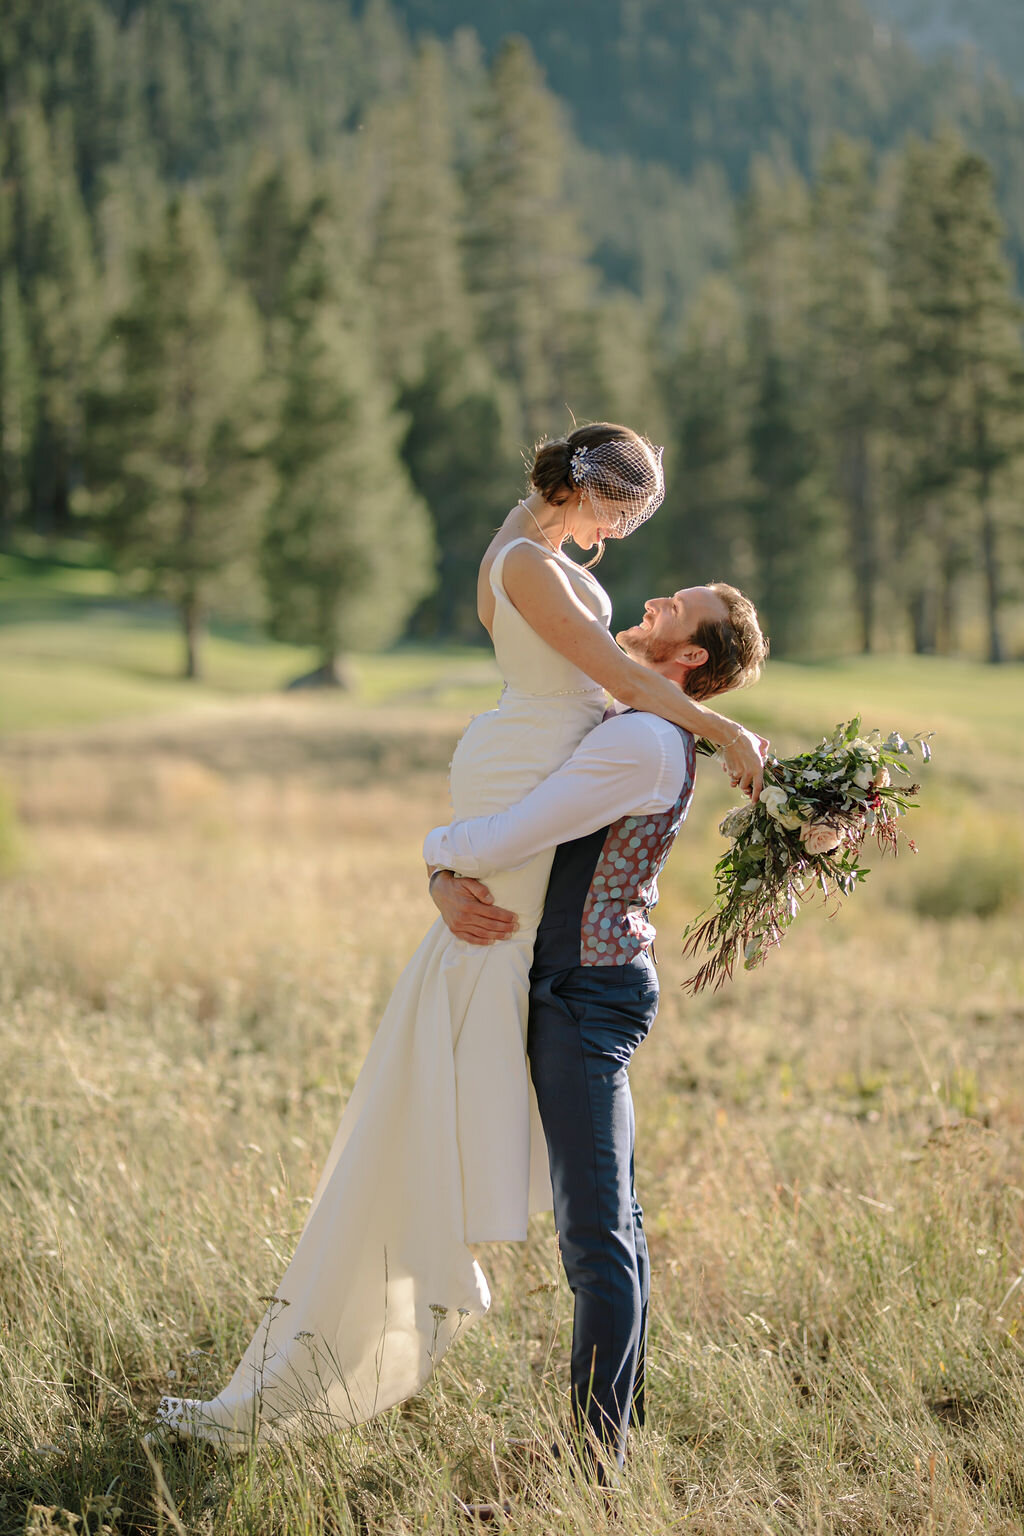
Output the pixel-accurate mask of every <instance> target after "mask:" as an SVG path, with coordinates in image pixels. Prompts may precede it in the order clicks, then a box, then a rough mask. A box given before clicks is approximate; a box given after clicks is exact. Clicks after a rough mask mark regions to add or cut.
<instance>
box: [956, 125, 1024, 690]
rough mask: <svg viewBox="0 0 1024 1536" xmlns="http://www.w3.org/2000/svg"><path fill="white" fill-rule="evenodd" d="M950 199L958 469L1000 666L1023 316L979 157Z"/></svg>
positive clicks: (1016, 521)
mask: <svg viewBox="0 0 1024 1536" xmlns="http://www.w3.org/2000/svg"><path fill="white" fill-rule="evenodd" d="M952 192H953V202H954V206H955V207H956V209H957V210H958V213H959V218H958V220H957V224H956V226H955V229H954V230H953V231H952V233H953V237H954V239H955V241H956V245H957V255H958V258H959V262H958V264H959V269H960V283H959V284H958V287H957V291H956V294H955V302H956V305H957V309H958V311H959V313H958V316H957V318H958V324H959V334H960V338H961V357H962V375H961V377H962V384H963V390H964V396H965V403H964V441H963V445H962V448H961V453H960V466H961V469H962V471H963V472H964V474H965V475H966V477H967V491H968V495H969V497H970V499H971V501H972V502H973V508H974V519H973V521H974V524H975V537H976V539H977V551H978V556H979V558H978V565H979V567H980V570H981V573H982V580H983V588H984V593H985V616H986V625H987V641H988V644H987V651H988V659H989V661H991V662H1002V661H1005V660H1006V643H1005V640H1004V638H1003V633H1002V624H1001V610H1002V606H1003V602H1004V598H1005V591H1004V579H1003V554H1004V550H1005V548H1006V534H1007V533H1008V532H1009V531H1010V530H1011V529H1013V530H1014V531H1016V532H1018V533H1019V531H1020V530H1021V528H1022V527H1024V522H1022V519H1021V516H1020V513H1019V511H1018V510H1017V507H1018V505H1019V503H1018V502H1017V498H1016V496H1015V495H1013V493H1012V491H1011V490H1010V488H1009V487H1008V486H1007V484H1006V478H1005V477H1006V471H1007V470H1009V469H1010V468H1011V467H1012V466H1014V465H1015V464H1019V463H1020V461H1021V459H1022V457H1024V430H1022V425H1021V422H1022V414H1024V354H1022V350H1021V330H1020V328H1021V322H1022V319H1024V310H1022V308H1021V305H1020V303H1019V302H1018V300H1017V299H1016V297H1015V295H1014V294H1013V291H1012V287H1011V282H1010V272H1009V268H1008V266H1007V262H1006V258H1005V256H1004V254H1003V246H1004V239H1005V231H1004V228H1003V224H1002V221H1001V219H1000V217H999V214H998V212H997V210H996V201H995V186H994V182H993V176H992V171H991V168H990V166H989V165H988V164H987V163H986V162H985V161H984V160H982V159H981V157H980V156H978V155H975V154H969V153H966V152H965V153H964V154H962V155H961V156H960V158H959V160H958V162H957V164H956V166H955V167H954V168H953V181H952Z"/></svg>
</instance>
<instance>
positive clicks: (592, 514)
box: [562, 491, 627, 549]
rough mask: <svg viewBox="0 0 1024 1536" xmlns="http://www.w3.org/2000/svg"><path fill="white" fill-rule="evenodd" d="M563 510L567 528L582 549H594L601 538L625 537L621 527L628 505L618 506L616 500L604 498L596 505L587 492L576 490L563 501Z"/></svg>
mask: <svg viewBox="0 0 1024 1536" xmlns="http://www.w3.org/2000/svg"><path fill="white" fill-rule="evenodd" d="M562 510H563V512H564V514H565V526H566V529H567V531H568V532H569V533H570V534H571V535H572V539H573V543H575V544H578V545H579V546H580V548H581V549H592V548H593V547H594V545H595V544H596V543H597V542H598V541H599V540H600V539H618V538H622V537H623V534H622V532H621V529H622V527H623V518H624V517H625V515H626V513H627V509H626V507H621V508H620V507H617V506H616V505H615V504H614V502H610V501H605V500H603V499H602V501H601V504H600V506H595V504H594V502H593V501H591V499H590V497H589V496H588V495H587V494H586V492H584V491H575V492H574V493H573V495H572V496H571V497H570V498H569V500H568V501H567V502H565V503H563V507H562Z"/></svg>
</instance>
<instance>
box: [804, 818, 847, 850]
mask: <svg viewBox="0 0 1024 1536" xmlns="http://www.w3.org/2000/svg"><path fill="white" fill-rule="evenodd" d="M800 841H801V842H802V843H803V845H804V847H805V848H806V850H807V852H808V853H811V854H814V853H831V852H832V851H833V849H835V848H838V847H839V844H840V843H841V842H842V838H841V837H840V835H839V833H838V832H837V831H836V829H835V827H830V826H829V824H828V822H827V821H812V822H809V823H808V824H807V825H805V826H803V827H801V828H800Z"/></svg>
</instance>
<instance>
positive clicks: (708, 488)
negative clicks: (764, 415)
mask: <svg viewBox="0 0 1024 1536" xmlns="http://www.w3.org/2000/svg"><path fill="white" fill-rule="evenodd" d="M664 386H665V395H666V398H667V400H668V401H669V402H670V408H671V410H672V413H673V426H672V434H671V438H670V442H669V446H668V450H667V452H666V463H667V471H668V473H667V492H666V505H665V508H664V510H663V512H662V513H660V514H659V516H658V518H657V520H656V523H655V529H654V538H655V541H656V542H657V544H658V552H659V555H660V556H661V559H662V562H663V565H664V566H667V567H668V569H669V570H671V571H673V572H675V573H676V576H677V577H678V580H677V581H676V584H677V585H679V584H681V583H682V582H683V581H684V580H692V581H709V580H713V579H723V580H728V581H730V582H732V583H734V584H735V585H738V586H740V587H743V588H745V589H748V590H753V589H754V588H755V587H756V584H757V568H756V563H755V554H754V548H753V545H752V540H751V529H750V503H751V500H752V497H753V494H754V486H753V482H752V479H751V463H750V431H751V411H752V407H753V394H752V381H751V376H750V360H749V356H748V352H747V335H746V317H745V314H744V309H743V302H742V299H741V297H740V295H739V294H738V293H737V291H736V289H735V287H734V286H733V285H732V284H731V283H730V282H729V281H728V280H727V279H726V278H724V277H711V278H708V279H707V280H706V282H705V283H704V285H703V287H702V288H701V289H700V291H699V293H698V294H697V297H696V299H695V300H694V303H693V305H692V306H691V309H690V312H689V315H688V317H687V323H686V330H685V335H684V342H683V347H682V350H681V352H680V353H679V356H678V357H677V358H676V359H675V360H674V362H673V363H672V365H671V366H670V367H669V368H668V369H667V370H666V374H665V379H664ZM673 579H675V578H673Z"/></svg>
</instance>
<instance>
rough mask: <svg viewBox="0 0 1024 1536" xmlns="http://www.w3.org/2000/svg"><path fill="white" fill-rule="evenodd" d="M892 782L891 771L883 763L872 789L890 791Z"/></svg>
mask: <svg viewBox="0 0 1024 1536" xmlns="http://www.w3.org/2000/svg"><path fill="white" fill-rule="evenodd" d="M891 782H892V781H891V779H890V778H889V770H888V768H887V767H886V766H885V764H884V763H883V764H882V766H881V768H879V770H878V772H877V773H876V774H875V776H874V778H873V779H872V780H871V788H872V789H888V787H889V785H890V783H891Z"/></svg>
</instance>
